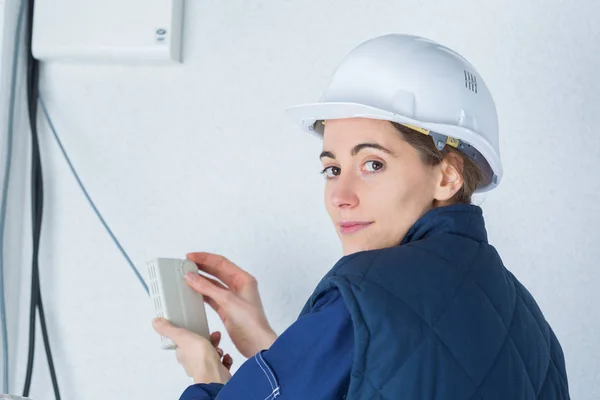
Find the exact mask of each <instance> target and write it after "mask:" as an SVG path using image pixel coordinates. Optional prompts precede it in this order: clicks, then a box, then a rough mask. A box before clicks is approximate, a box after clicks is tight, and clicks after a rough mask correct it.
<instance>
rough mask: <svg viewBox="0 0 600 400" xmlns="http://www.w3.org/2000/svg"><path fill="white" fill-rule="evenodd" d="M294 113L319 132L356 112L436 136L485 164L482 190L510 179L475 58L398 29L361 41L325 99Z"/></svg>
mask: <svg viewBox="0 0 600 400" xmlns="http://www.w3.org/2000/svg"><path fill="white" fill-rule="evenodd" d="M286 111H287V112H288V114H289V115H290V116H291V117H292V118H293V119H294V120H295V121H296V122H297V123H298V124H299V125H300V126H301V127H302V128H303V129H305V130H308V131H311V132H314V133H316V134H318V135H322V134H323V126H322V124H321V122H324V121H326V120H329V119H339V118H355V117H362V118H374V119H381V120H387V121H393V122H396V123H399V124H402V125H406V126H408V127H410V128H413V129H415V130H417V131H419V132H421V133H423V134H427V135H431V136H432V138H433V140H434V143H435V144H436V145H437V148H438V149H439V150H442V149H443V148H444V146H445V145H450V146H452V147H455V148H457V149H459V150H461V151H463V152H464V153H465V154H466V155H467V156H468V157H469V158H471V159H472V160H473V161H474V162H475V163H476V164H477V165H478V166H479V168H480V169H481V171H482V172H483V176H484V179H483V182H482V184H481V185H480V186H479V187H478V188H477V189H476V192H485V191H488V190H491V189H493V188H495V187H496V186H497V185H498V184H499V183H500V179H501V177H502V162H501V160H500V149H499V146H498V116H497V112H496V106H495V104H494V99H493V98H492V95H491V94H490V91H489V90H488V88H487V86H486V84H485V82H484V81H483V79H482V78H481V76H480V75H479V74H478V73H477V71H476V70H475V68H474V67H473V66H472V65H471V64H470V63H469V62H468V61H467V60H465V59H464V58H463V57H462V56H460V55H459V54H458V53H456V52H455V51H453V50H451V49H449V48H447V47H444V46H442V45H440V44H439V43H436V42H434V41H431V40H429V39H425V38H422V37H417V36H411V35H401V34H390V35H384V36H380V37H376V38H374V39H370V40H368V41H366V42H364V43H362V44H360V45H359V46H358V47H356V48H355V49H354V50H352V51H351V52H350V54H348V55H347V56H346V57H345V58H344V59H343V60H342V62H341V63H340V65H339V66H338V67H337V69H336V70H335V72H334V74H333V77H332V78H331V81H330V82H329V85H328V87H327V88H326V90H325V92H324V93H323V96H322V97H321V100H320V101H319V102H318V103H311V104H304V105H299V106H294V107H291V108H288V109H287V110H286ZM317 122H319V123H317Z"/></svg>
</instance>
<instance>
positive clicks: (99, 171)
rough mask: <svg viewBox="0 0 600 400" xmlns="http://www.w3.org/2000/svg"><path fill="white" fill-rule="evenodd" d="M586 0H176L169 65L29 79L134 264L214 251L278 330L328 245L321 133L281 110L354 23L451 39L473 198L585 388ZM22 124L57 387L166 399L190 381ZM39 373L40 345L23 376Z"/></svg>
mask: <svg viewBox="0 0 600 400" xmlns="http://www.w3.org/2000/svg"><path fill="white" fill-rule="evenodd" d="M599 14H600V3H598V2H595V1H593V0H586V1H579V2H577V8H575V7H574V6H573V5H569V4H568V3H566V2H563V1H560V0H551V1H544V2H541V1H537V2H536V1H532V0H528V1H522V0H512V1H510V2H509V1H505V2H498V1H492V0H486V1H478V2H473V1H467V0H452V1H427V2H423V1H414V0H407V1H391V0H387V1H379V2H372V1H357V0H344V1H341V0H339V1H328V2H323V1H317V0H305V1H275V0H272V1H260V0H256V1H252V2H247V1H242V0H230V1H227V2H223V1H217V0H210V1H208V0H207V1H188V2H187V3H186V15H185V29H184V31H185V32H184V43H185V44H184V60H185V63H184V64H183V65H180V66H175V67H156V66H154V67H150V66H135V67H133V66H130V67H126V66H89V65H88V66H83V65H82V66H68V65H45V66H44V69H43V74H42V84H41V91H42V93H43V95H44V96H45V98H46V102H47V104H48V107H49V109H50V112H51V114H52V116H53V118H54V122H55V125H56V127H57V129H58V130H59V134H61V136H62V139H63V141H64V143H65V146H66V147H67V149H68V151H69V152H70V154H71V156H72V159H73V162H74V163H75V165H76V167H77V168H78V170H79V173H80V175H81V177H82V179H83V180H84V182H85V183H86V184H87V187H88V190H89V192H90V193H91V195H92V196H93V198H94V199H95V200H96V202H97V205H98V207H99V208H100V210H101V211H102V212H103V214H104V216H105V218H106V220H107V221H108V222H109V224H110V225H111V226H112V228H113V229H114V231H115V233H116V235H117V236H118V237H119V238H120V239H121V241H122V243H123V245H124V246H125V248H126V249H127V250H128V251H129V253H130V255H131V257H132V258H133V260H134V262H136V263H137V265H138V266H139V267H141V268H142V270H143V272H144V274H145V271H144V268H143V266H144V262H145V261H146V260H148V259H150V258H153V257H156V256H184V255H185V253H186V252H189V251H211V252H217V253H222V254H224V255H226V256H227V257H229V258H230V259H232V260H233V261H235V262H237V263H238V264H239V265H240V266H242V267H244V268H246V269H248V270H249V271H250V272H251V273H253V274H254V275H256V276H257V277H258V279H259V282H260V288H261V292H262V295H263V301H264V303H265V306H266V309H267V313H268V316H269V318H270V321H271V322H272V324H273V326H274V328H275V329H276V330H277V331H278V332H281V331H282V330H283V329H285V327H286V326H288V325H289V324H290V323H291V322H292V321H293V320H294V319H295V317H296V316H297V314H298V312H299V311H300V308H301V306H302V305H303V304H304V301H305V300H306V298H307V297H308V296H309V295H310V293H311V291H312V289H313V287H314V285H315V284H316V283H317V282H318V280H319V279H320V277H321V276H322V274H324V273H325V272H326V271H327V270H328V269H329V268H330V267H331V266H332V265H333V264H334V263H335V261H337V259H338V258H339V257H340V256H341V247H340V246H339V244H338V242H337V238H336V235H335V232H334V230H333V228H332V227H331V226H330V223H329V220H328V216H327V214H326V212H325V210H324V206H323V200H322V188H323V178H322V177H321V176H320V175H319V174H318V172H319V166H320V164H319V161H318V154H319V152H320V149H321V147H320V146H321V143H320V142H319V140H318V139H316V138H314V137H312V136H309V135H305V134H302V133H300V132H299V131H298V130H297V129H296V127H295V126H293V125H292V123H291V122H289V121H288V120H287V119H286V117H285V116H284V115H283V113H282V110H283V109H284V108H285V107H286V106H288V105H292V104H296V103H300V102H307V101H314V100H317V99H318V97H319V95H320V93H321V90H322V89H323V87H324V85H325V84H326V83H327V79H328V76H329V74H330V73H331V71H332V70H333V68H334V67H335V66H336V65H337V63H338V62H339V61H340V59H341V58H342V57H343V56H344V55H345V54H346V53H347V52H348V51H349V50H350V49H352V48H353V47H354V46H355V45H357V44H358V43H360V42H362V41H363V40H366V39H368V38H370V37H373V36H376V35H380V34H384V33H389V32H405V33H411V34H417V35H422V36H426V37H430V38H432V39H435V40H439V41H441V42H443V43H445V44H447V45H448V46H450V47H453V48H455V49H456V50H457V51H459V52H460V53H462V54H463V55H465V56H466V57H467V58H468V59H469V60H470V61H471V62H472V63H473V64H474V65H475V66H476V67H477V68H478V70H479V71H480V72H481V74H482V75H483V76H484V77H485V78H486V81H487V83H488V85H489V87H490V88H491V90H492V92H493V94H494V96H495V98H496V102H497V105H498V109H499V113H500V119H501V132H502V138H501V146H502V156H503V161H504V165H505V179H504V181H503V183H502V184H501V186H500V187H499V188H498V190H497V191H495V192H493V193H491V194H489V195H488V196H487V197H486V198H485V199H484V200H483V201H484V204H483V208H484V211H485V215H486V218H487V226H488V231H489V236H490V240H491V242H492V243H493V244H494V245H495V246H496V247H497V248H498V250H499V251H500V253H501V254H502V255H503V258H504V260H505V262H506V265H507V266H508V267H509V268H510V269H511V270H512V271H513V272H514V273H515V274H516V276H517V277H519V278H520V279H521V280H522V282H523V283H524V284H525V285H526V286H527V287H528V288H529V289H530V290H531V292H532V293H533V294H534V296H535V298H536V299H537V300H538V302H539V304H540V306H541V308H542V310H543V311H544V312H545V315H546V317H547V319H548V320H549V321H550V323H551V324H552V327H553V328H554V330H555V331H556V334H557V336H558V337H559V339H560V341H561V343H562V345H563V349H564V351H565V354H566V359H567V365H568V375H569V381H570V385H571V394H572V397H573V398H574V399H595V398H597V397H598V393H600V367H599V366H598V362H597V358H598V356H599V355H600V339H598V338H599V337H600V335H598V332H599V331H600V320H599V319H598V318H597V316H598V315H600V301H599V300H600V299H599V298H598V294H597V293H598V290H597V282H598V281H599V280H600V270H599V269H598V268H597V263H598V261H599V260H600V246H599V245H598V243H599V242H598V240H599V239H600V235H599V234H598V232H597V227H598V226H600V207H599V206H598V204H597V202H596V199H597V196H598V194H599V193H600V179H598V177H597V173H596V171H597V170H598V161H600V150H599V147H598V145H597V143H598V140H597V132H596V128H597V126H600V113H598V106H599V105H600V94H599V93H600V72H599V71H600V52H599V51H598V48H599V45H600V27H599V25H598V24H597V23H596V21H597V17H598V15H599ZM74 17H75V16H74ZM41 126H42V131H41V134H42V139H41V140H42V150H43V162H44V171H45V179H46V182H45V183H46V208H45V212H46V214H45V219H44V231H43V245H42V252H41V260H42V266H41V269H42V271H41V275H42V277H41V279H42V286H43V295H44V300H45V304H46V308H47V310H46V311H47V318H48V323H49V329H50V335H51V338H52V345H53V351H54V356H55V360H56V367H57V371H58V373H59V376H60V384H61V389H62V393H63V398H65V399H86V400H94V399H103V398H123V399H125V398H126V399H132V400H133V399H146V398H152V399H154V398H156V399H158V398H176V396H178V395H179V393H180V392H181V391H182V390H183V389H184V387H185V386H186V385H187V384H188V383H189V380H188V378H187V377H186V376H185V374H184V372H183V370H182V369H181V368H180V367H179V365H178V364H177V363H176V361H175V359H174V355H173V354H172V353H171V352H167V351H163V350H159V348H158V338H157V336H156V335H155V334H154V332H153V331H152V329H151V326H150V319H151V315H152V312H151V309H150V303H149V301H148V299H147V298H146V296H145V294H144V293H143V291H142V289H141V287H140V286H139V285H138V283H137V281H136V280H135V278H134V276H133V274H132V273H131V272H130V271H129V270H128V267H127V265H126V263H125V262H124V260H123V259H122V258H121V256H120V254H119V253H118V251H117V249H116V248H115V247H114V245H113V244H112V242H111V241H110V239H109V237H108V236H107V235H106V233H105V232H104V231H103V228H102V227H101V225H100V224H99V222H98V221H97V220H96V218H95V216H94V214H93V213H92V211H91V209H90V207H89V206H88V204H87V203H86V202H85V199H84V197H83V196H82V194H81V193H80V191H79V189H78V187H77V186H76V183H75V181H74V179H73V178H72V176H71V175H70V173H69V171H68V169H67V167H66V164H65V163H64V161H63V159H62V158H61V156H60V154H59V153H58V151H57V146H56V145H55V143H54V142H53V141H52V139H51V137H50V134H49V131H48V130H47V129H46V128H45V124H44V123H41ZM21 151H22V154H24V149H21ZM20 161H21V162H22V163H25V162H26V160H20ZM25 210H28V208H25ZM22 218H23V220H24V221H25V222H23V223H24V224H27V225H28V224H29V222H28V221H29V220H28V217H25V216H23V217H22ZM13 237H14V238H15V239H14V240H15V242H14V243H19V240H20V238H21V237H22V235H21V234H19V235H15V236H13ZM21 247H22V244H20V243H19V248H21ZM23 259H24V261H23V263H22V264H23V268H26V270H28V269H29V266H28V259H27V258H26V257H23ZM22 275H23V276H22V279H21V282H20V283H18V282H16V281H15V282H13V284H14V285H17V284H20V285H21V288H22V291H21V298H20V300H21V302H20V305H19V310H20V318H21V319H20V322H19V329H20V332H21V333H20V335H19V339H18V363H17V366H16V368H15V370H14V371H13V380H12V382H13V387H18V388H20V387H22V382H23V379H24V369H25V361H26V342H25V339H24V338H25V337H26V328H27V324H26V321H25V320H26V315H27V309H26V307H27V306H28V303H29V301H28V296H29V290H28V288H29V283H28V281H27V279H28V274H27V273H23V274H22ZM15 276H16V274H15ZM13 300H14V299H13ZM209 318H210V321H209V322H210V323H211V325H212V327H213V328H214V329H216V328H221V325H220V323H219V322H218V319H217V317H216V315H215V314H214V313H212V312H211V313H210V314H209ZM224 347H225V349H226V351H233V347H232V346H231V344H230V342H228V341H225V343H224ZM233 354H234V362H235V366H236V367H237V366H239V364H240V363H241V362H242V358H241V356H240V355H239V354H237V353H235V352H234V353H233ZM15 385H16V386H15ZM19 390H20V389H19ZM51 393H52V392H51V386H50V382H49V378H48V373H47V367H46V365H45V361H44V357H43V353H42V348H41V347H39V348H38V358H37V364H36V369H35V373H34V386H33V390H32V393H31V395H32V397H34V398H36V399H39V400H44V399H50V398H52V394H51Z"/></svg>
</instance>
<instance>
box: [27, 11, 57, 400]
mask: <svg viewBox="0 0 600 400" xmlns="http://www.w3.org/2000/svg"><path fill="white" fill-rule="evenodd" d="M33 10H34V0H29V1H28V9H27V17H28V18H27V22H28V26H27V30H26V35H25V45H26V47H27V110H28V116H29V125H30V128H31V151H32V155H31V213H32V234H33V251H32V271H31V304H30V313H29V356H28V361H27V373H26V378H25V387H24V389H23V396H25V397H26V396H28V395H29V390H30V387H31V378H32V374H33V361H34V350H35V322H36V320H35V311H36V309H37V311H38V315H39V319H40V326H41V329H42V338H43V341H44V349H45V351H46V358H47V361H48V367H49V369H50V377H51V379H52V387H53V390H54V396H55V398H56V400H60V391H59V388H58V380H57V377H56V371H55V368H54V360H53V359H52V352H51V349H50V340H49V338H48V329H47V326H46V317H45V314H44V306H43V301H42V295H41V289H40V278H39V247H40V238H41V231H42V221H43V209H44V181H43V174H42V163H41V157H40V147H39V140H38V130H37V105H38V102H37V95H38V88H39V62H38V61H37V60H36V59H35V58H34V57H33V54H32V52H31V44H32V32H33Z"/></svg>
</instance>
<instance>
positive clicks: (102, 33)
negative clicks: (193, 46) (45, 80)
mask: <svg viewBox="0 0 600 400" xmlns="http://www.w3.org/2000/svg"><path fill="white" fill-rule="evenodd" d="M182 23H183V0H100V1H99V0H36V1H35V8H34V16H33V43H32V52H33V56H34V57H35V58H37V59H39V60H42V61H67V62H69V61H80V62H81V61H93V62H119V61H125V62H131V61H138V62H150V63H152V62H180V61H181V35H182Z"/></svg>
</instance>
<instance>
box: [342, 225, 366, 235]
mask: <svg viewBox="0 0 600 400" xmlns="http://www.w3.org/2000/svg"><path fill="white" fill-rule="evenodd" d="M371 224H372V222H345V223H341V224H340V232H341V233H342V234H344V235H347V234H350V233H354V232H358V231H360V230H362V229H364V228H366V227H367V226H369V225H371Z"/></svg>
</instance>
